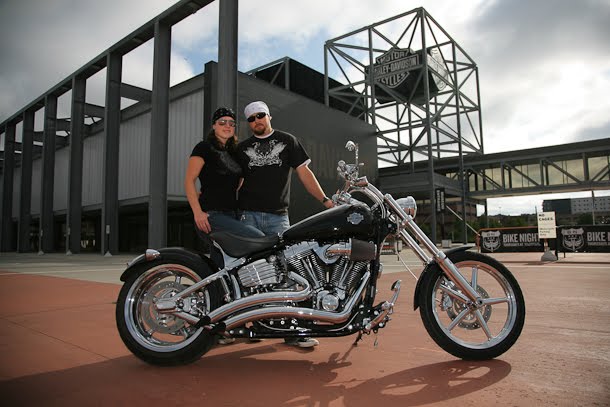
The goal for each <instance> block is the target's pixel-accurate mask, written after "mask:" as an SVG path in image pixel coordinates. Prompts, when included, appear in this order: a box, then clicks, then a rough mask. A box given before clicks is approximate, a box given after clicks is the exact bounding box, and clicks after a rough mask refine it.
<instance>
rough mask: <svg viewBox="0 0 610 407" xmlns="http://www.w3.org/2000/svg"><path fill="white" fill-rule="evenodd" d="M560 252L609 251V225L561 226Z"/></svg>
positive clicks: (559, 232)
mask: <svg viewBox="0 0 610 407" xmlns="http://www.w3.org/2000/svg"><path fill="white" fill-rule="evenodd" d="M557 233H558V236H557V240H558V244H559V251H560V252H610V225H595V226H594V225H583V226H562V227H560V228H559V231H558V232H557Z"/></svg>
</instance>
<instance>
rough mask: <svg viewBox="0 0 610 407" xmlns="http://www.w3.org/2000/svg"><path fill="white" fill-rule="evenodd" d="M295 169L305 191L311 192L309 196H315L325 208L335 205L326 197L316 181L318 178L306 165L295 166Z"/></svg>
mask: <svg viewBox="0 0 610 407" xmlns="http://www.w3.org/2000/svg"><path fill="white" fill-rule="evenodd" d="M296 171H297V175H298V176H299V179H300V180H301V182H302V183H303V186H304V187H305V189H306V190H307V192H309V193H310V194H311V196H313V197H314V198H316V199H317V200H318V202H320V203H322V205H324V206H325V207H327V208H332V207H333V206H335V204H334V203H333V201H332V200H330V199H328V198H327V197H326V195H325V194H324V191H323V190H322V187H321V186H320V183H319V182H318V179H317V178H316V176H315V175H314V173H313V172H312V171H311V169H309V167H308V166H307V165H301V166H299V167H297V169H296ZM325 198H326V199H325Z"/></svg>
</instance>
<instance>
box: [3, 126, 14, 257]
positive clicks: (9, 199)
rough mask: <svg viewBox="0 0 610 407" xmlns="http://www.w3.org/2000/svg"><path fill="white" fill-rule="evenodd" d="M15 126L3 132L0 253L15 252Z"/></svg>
mask: <svg viewBox="0 0 610 407" xmlns="http://www.w3.org/2000/svg"><path fill="white" fill-rule="evenodd" d="M15 127H16V126H15V124H14V123H10V122H9V123H8V124H7V125H6V128H5V132H4V162H3V168H2V201H1V202H0V205H2V210H1V211H0V214H1V215H2V221H1V222H2V224H1V225H2V226H1V227H0V231H1V233H0V251H3V252H9V251H13V250H15V248H14V247H13V246H14V244H13V243H14V242H13V184H14V180H13V177H14V174H15Z"/></svg>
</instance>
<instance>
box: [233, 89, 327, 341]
mask: <svg viewBox="0 0 610 407" xmlns="http://www.w3.org/2000/svg"><path fill="white" fill-rule="evenodd" d="M244 113H245V116H246V120H247V121H248V125H249V126H250V130H252V133H254V134H253V135H252V136H251V137H250V138H249V139H247V140H244V141H243V142H241V143H240V144H239V146H238V149H237V150H238V161H239V162H240V164H241V165H242V167H243V176H244V182H243V185H242V186H241V188H240V189H239V208H240V210H242V211H243V212H242V217H241V220H242V222H244V223H245V224H246V225H249V226H253V227H255V228H257V229H259V230H261V231H262V232H263V233H265V235H276V234H279V233H282V232H283V231H284V230H286V229H288V228H289V227H290V220H289V218H288V204H289V201H290V175H291V172H292V170H293V169H294V170H295V171H296V173H297V175H298V177H299V179H300V180H301V182H302V183H303V186H304V187H305V189H306V190H307V192H309V193H310V194H311V195H312V196H313V197H314V198H315V199H317V200H318V201H319V202H320V203H322V205H324V206H325V207H326V208H332V207H333V206H334V204H333V201H332V200H331V199H329V198H328V197H327V196H326V195H325V194H324V191H323V190H322V188H321V187H320V183H319V182H318V180H317V178H316V176H315V175H314V173H313V172H312V171H311V169H310V168H309V166H308V165H309V163H310V162H311V159H310V158H309V156H308V155H307V152H306V151H305V149H304V148H303V146H302V145H301V143H300V142H299V141H298V140H297V138H296V137H295V136H293V135H292V134H289V133H286V132H283V131H280V130H274V129H273V127H271V115H270V113H269V107H268V106H267V104H266V103H265V102H261V101H257V102H252V103H250V104H249V105H247V106H246V108H245V109H244ZM286 343H288V344H292V345H297V346H300V347H311V346H316V345H317V344H318V341H317V340H315V339H313V338H300V339H299V340H294V341H292V340H290V341H289V340H288V339H287V340H286Z"/></svg>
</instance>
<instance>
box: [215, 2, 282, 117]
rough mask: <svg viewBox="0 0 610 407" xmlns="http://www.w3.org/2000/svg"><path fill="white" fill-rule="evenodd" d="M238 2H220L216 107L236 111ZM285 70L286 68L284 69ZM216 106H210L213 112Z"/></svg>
mask: <svg viewBox="0 0 610 407" xmlns="http://www.w3.org/2000/svg"><path fill="white" fill-rule="evenodd" d="M238 9H239V7H238V2H237V1H233V0H220V3H219V10H218V16H219V25H218V82H217V83H218V88H217V89H218V95H217V102H218V106H226V107H230V108H231V109H233V110H236V109H237V38H238V37H237V24H238V15H237V14H238V13H237V12H238ZM285 69H287V68H285ZM218 106H211V107H212V110H215V109H216V107H218Z"/></svg>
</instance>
